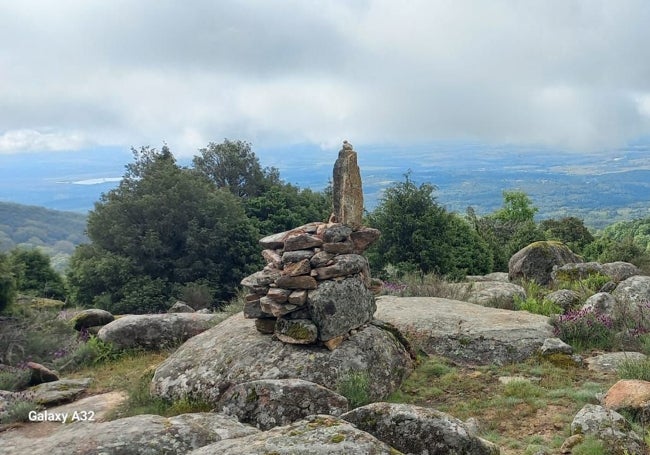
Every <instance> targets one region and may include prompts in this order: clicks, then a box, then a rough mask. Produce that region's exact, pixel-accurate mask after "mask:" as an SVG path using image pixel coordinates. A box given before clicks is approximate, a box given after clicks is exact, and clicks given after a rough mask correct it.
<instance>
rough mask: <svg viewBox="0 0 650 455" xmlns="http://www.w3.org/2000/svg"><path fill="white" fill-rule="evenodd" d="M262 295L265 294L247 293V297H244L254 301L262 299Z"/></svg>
mask: <svg viewBox="0 0 650 455" xmlns="http://www.w3.org/2000/svg"><path fill="white" fill-rule="evenodd" d="M262 297H264V294H246V297H244V299H245V300H246V301H247V302H254V301H256V300H259V299H261V298H262Z"/></svg>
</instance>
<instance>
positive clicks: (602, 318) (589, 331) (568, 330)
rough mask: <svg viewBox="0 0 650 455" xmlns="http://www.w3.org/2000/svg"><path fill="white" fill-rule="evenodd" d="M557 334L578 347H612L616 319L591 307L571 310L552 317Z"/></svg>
mask: <svg viewBox="0 0 650 455" xmlns="http://www.w3.org/2000/svg"><path fill="white" fill-rule="evenodd" d="M552 324H553V326H554V328H555V336H557V337H558V338H560V339H562V340H564V341H565V342H567V343H569V344H571V345H572V346H574V347H575V348H577V349H579V350H580V349H589V348H597V349H610V348H612V347H613V344H614V339H615V335H614V331H613V330H612V329H613V326H614V321H612V318H611V317H609V316H607V315H606V314H602V313H599V312H597V311H593V310H591V309H583V310H575V311H569V312H567V313H566V314H563V315H560V316H558V317H556V318H553V319H552Z"/></svg>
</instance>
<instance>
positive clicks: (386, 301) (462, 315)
mask: <svg viewBox="0 0 650 455" xmlns="http://www.w3.org/2000/svg"><path fill="white" fill-rule="evenodd" d="M375 317H376V318H377V319H380V320H383V321H386V322H390V323H391V324H393V325H394V326H396V327H397V328H398V329H399V330H400V331H401V332H402V333H404V335H406V337H407V338H409V340H411V342H413V343H414V344H415V345H417V346H418V347H419V348H420V349H422V350H424V351H425V352H426V353H427V354H437V355H441V356H444V357H448V358H450V359H453V360H456V361H459V362H463V363H470V364H490V363H497V364H505V363H511V362H519V361H522V360H524V359H526V358H528V357H530V356H532V355H534V354H535V353H536V352H537V350H538V349H539V347H540V346H541V345H542V343H543V342H544V340H545V339H546V338H549V337H552V336H553V329H552V327H551V326H550V324H549V323H548V321H549V319H548V318H547V317H545V316H540V315H537V314H531V313H528V312H525V311H509V310H502V309H497V308H486V307H483V306H480V305H475V304H472V303H467V302H460V301H457V300H448V299H441V298H435V297H393V296H382V297H380V298H378V299H377V313H376V314H375Z"/></svg>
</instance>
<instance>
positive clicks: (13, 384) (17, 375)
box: [0, 369, 31, 392]
mask: <svg viewBox="0 0 650 455" xmlns="http://www.w3.org/2000/svg"><path fill="white" fill-rule="evenodd" d="M30 378H31V373H30V371H29V370H27V369H19V370H15V371H11V370H9V371H0V390H8V391H10V392H17V391H19V390H23V389H25V388H27V386H28V385H29V380H30Z"/></svg>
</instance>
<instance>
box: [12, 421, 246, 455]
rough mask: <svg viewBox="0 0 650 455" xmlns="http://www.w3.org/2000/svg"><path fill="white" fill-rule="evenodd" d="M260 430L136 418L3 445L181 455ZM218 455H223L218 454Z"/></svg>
mask: <svg viewBox="0 0 650 455" xmlns="http://www.w3.org/2000/svg"><path fill="white" fill-rule="evenodd" d="M258 432H259V430H257V429H255V428H253V427H251V426H248V425H244V424H242V423H239V422H237V420H236V419H235V418H234V417H230V416H225V415H223V414H215V413H196V414H181V415H178V416H174V417H161V416H157V415H147V414H144V415H138V416H134V417H127V418H124V419H118V420H113V421H111V422H101V423H93V422H76V423H72V424H69V425H66V426H65V427H63V429H62V430H60V431H57V432H56V433H54V434H52V435H51V436H48V437H44V438H37V439H34V440H33V441H32V444H31V445H28V444H25V443H24V441H20V440H17V439H14V440H11V439H10V440H8V441H4V440H3V445H2V452H3V453H7V454H10V453H15V454H19V453H29V454H30V455H90V454H102V455H125V454H139V455H159V454H170V455H176V454H178V455H181V454H186V453H189V452H191V451H192V450H193V449H197V448H199V447H203V446H206V445H208V444H211V443H214V442H217V441H221V440H224V439H228V438H239V437H245V436H248V435H252V434H256V433H258ZM214 453H220V452H214Z"/></svg>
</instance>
